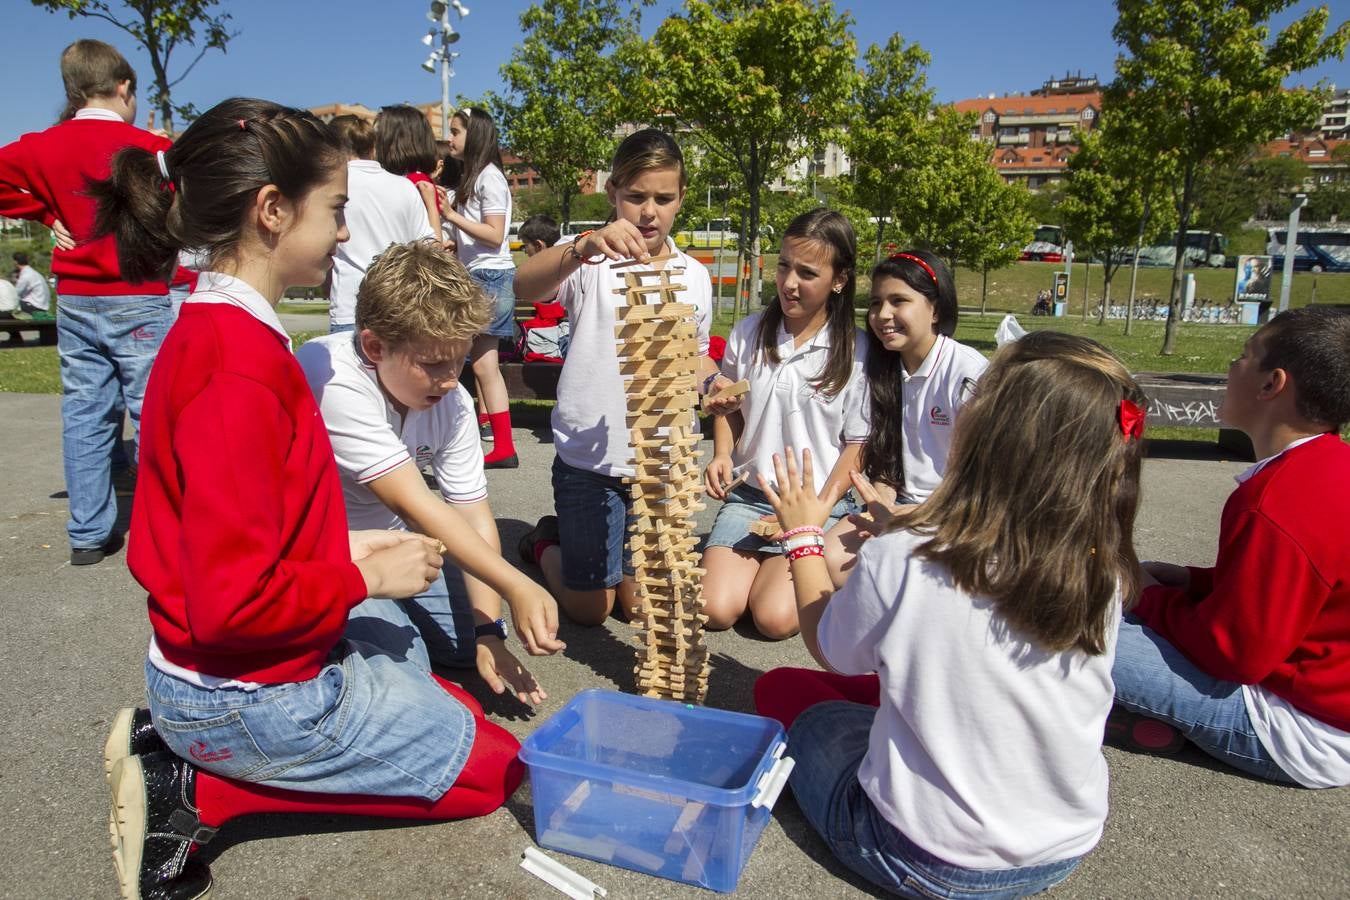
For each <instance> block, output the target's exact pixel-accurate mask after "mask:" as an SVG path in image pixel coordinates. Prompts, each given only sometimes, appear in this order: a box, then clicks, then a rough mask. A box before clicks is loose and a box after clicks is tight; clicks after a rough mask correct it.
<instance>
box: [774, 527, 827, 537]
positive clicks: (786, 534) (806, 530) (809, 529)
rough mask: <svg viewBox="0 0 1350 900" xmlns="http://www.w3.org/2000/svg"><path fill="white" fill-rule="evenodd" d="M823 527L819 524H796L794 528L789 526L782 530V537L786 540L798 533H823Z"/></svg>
mask: <svg viewBox="0 0 1350 900" xmlns="http://www.w3.org/2000/svg"><path fill="white" fill-rule="evenodd" d="M824 533H825V529H824V528H821V527H820V526H819V525H798V526H797V527H796V528H790V529H788V530H787V531H785V532H783V539H784V540H787V539H788V538H790V537H793V536H795V535H798V534H824Z"/></svg>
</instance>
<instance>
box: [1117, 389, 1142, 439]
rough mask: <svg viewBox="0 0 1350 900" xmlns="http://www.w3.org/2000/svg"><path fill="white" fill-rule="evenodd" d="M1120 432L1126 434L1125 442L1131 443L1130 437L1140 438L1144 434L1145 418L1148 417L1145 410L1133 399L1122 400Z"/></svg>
mask: <svg viewBox="0 0 1350 900" xmlns="http://www.w3.org/2000/svg"><path fill="white" fill-rule="evenodd" d="M1119 417H1120V433H1121V434H1122V435H1124V437H1125V442H1126V443H1129V441H1130V438H1134V439H1135V440H1139V439H1140V438H1142V437H1143V436H1144V419H1145V418H1147V415H1146V414H1145V412H1144V410H1143V409H1141V408H1140V407H1139V404H1137V403H1135V402H1134V401H1133V400H1128V399H1126V400H1121V401H1120V412H1119Z"/></svg>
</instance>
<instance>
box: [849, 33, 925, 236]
mask: <svg viewBox="0 0 1350 900" xmlns="http://www.w3.org/2000/svg"><path fill="white" fill-rule="evenodd" d="M863 61H864V68H863V70H862V72H861V73H860V74H859V77H858V79H857V81H856V82H855V87H854V92H853V102H852V103H851V104H850V111H851V115H850V117H849V122H848V131H847V133H846V134H845V135H844V137H843V147H844V151H845V152H846V153H848V156H849V161H850V164H851V165H852V175H853V198H854V200H855V202H857V203H858V204H859V205H861V206H863V207H865V208H866V209H867V210H868V211H870V212H871V214H872V218H874V219H876V220H877V227H876V251H875V255H876V257H877V258H878V259H880V257H881V248H882V245H883V243H884V242H885V239H886V224H887V223H888V222H890V221H893V220H894V217H895V212H896V207H897V205H898V202H899V194H900V192H901V191H902V190H903V189H904V181H903V180H902V179H901V178H899V177H897V175H898V174H899V173H901V172H906V171H909V170H910V169H912V168H913V167H914V166H915V165H916V164H917V163H918V159H919V154H920V148H919V147H918V146H917V139H918V135H919V133H920V132H921V130H922V127H923V123H924V121H925V120H926V119H927V117H928V114H929V112H930V111H931V110H932V108H933V91H932V90H931V89H929V88H928V87H926V83H925V79H924V74H923V70H924V68H925V67H926V66H927V65H928V63H929V61H930V57H929V55H928V54H927V53H926V52H924V50H923V48H921V47H920V46H919V45H918V44H910V45H909V46H905V42H904V40H903V39H902V38H901V37H900V35H899V34H893V35H891V36H890V39H889V40H887V41H886V44H885V46H883V47H878V46H877V45H876V44H873V45H872V46H870V47H868V48H867V52H866V53H865V54H864V56H863Z"/></svg>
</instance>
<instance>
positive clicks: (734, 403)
mask: <svg viewBox="0 0 1350 900" xmlns="http://www.w3.org/2000/svg"><path fill="white" fill-rule="evenodd" d="M735 383H736V382H734V381H732V380H731V379H730V378H728V377H727V376H725V375H718V376H717V377H716V378H714V379H713V381H712V384H710V385H708V393H707V396H705V397H704V398H703V409H704V411H705V412H707V413H708V414H710V415H714V416H725V415H729V414H731V413H734V412H735V411H736V410H738V409H740V408H741V401H742V400H744V399H745V395H744V394H737V395H736V396H734V397H721V398H716V397H714V395H715V394H716V393H717V392H718V391H720V390H722V389H723V388H728V387H731V386H732V385H733V384H735Z"/></svg>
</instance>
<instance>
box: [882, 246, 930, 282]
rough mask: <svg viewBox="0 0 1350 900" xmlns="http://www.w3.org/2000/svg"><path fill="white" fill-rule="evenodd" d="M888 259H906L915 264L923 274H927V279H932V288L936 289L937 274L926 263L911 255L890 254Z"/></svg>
mask: <svg viewBox="0 0 1350 900" xmlns="http://www.w3.org/2000/svg"><path fill="white" fill-rule="evenodd" d="M890 258H891V259H907V260H909V261H910V262H913V263H917V264H918V266H919V268H921V269H923V270H924V271H925V272H927V273H928V277H929V278H931V279H933V287H937V286H938V279H937V273H936V272H934V271H933V267H932V266H930V265H928V263H926V262H924V261H923V260H921V259H919V257H917V256H915V255H914V254H913V253H892V254H891V255H890Z"/></svg>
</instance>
